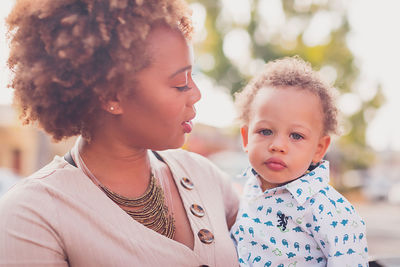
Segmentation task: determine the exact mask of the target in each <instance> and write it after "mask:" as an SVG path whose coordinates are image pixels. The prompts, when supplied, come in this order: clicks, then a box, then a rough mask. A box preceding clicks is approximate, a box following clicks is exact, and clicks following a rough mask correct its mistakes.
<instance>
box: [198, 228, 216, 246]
mask: <svg viewBox="0 0 400 267" xmlns="http://www.w3.org/2000/svg"><path fill="white" fill-rule="evenodd" d="M197 235H198V236H199V238H200V241H201V242H203V243H204V244H211V243H212V242H213V241H214V235H213V234H212V233H211V232H210V231H208V230H207V229H201V230H200V231H199V232H198V233H197Z"/></svg>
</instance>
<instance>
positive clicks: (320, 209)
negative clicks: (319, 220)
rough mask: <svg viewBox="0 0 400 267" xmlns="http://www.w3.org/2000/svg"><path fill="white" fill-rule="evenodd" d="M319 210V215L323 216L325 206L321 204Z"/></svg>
mask: <svg viewBox="0 0 400 267" xmlns="http://www.w3.org/2000/svg"><path fill="white" fill-rule="evenodd" d="M318 209H319V214H321V212H323V211H324V205H323V204H320V205H319V206H318Z"/></svg>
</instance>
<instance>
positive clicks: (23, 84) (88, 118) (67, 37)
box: [7, 0, 192, 140]
mask: <svg viewBox="0 0 400 267" xmlns="http://www.w3.org/2000/svg"><path fill="white" fill-rule="evenodd" d="M155 23H164V24H166V25H168V26H170V27H173V28H178V29H179V30H180V31H181V32H182V34H183V35H184V36H185V38H187V39H190V36H191V33H192V25H191V20H190V11H189V10H188V7H187V5H186V3H185V2H184V1H183V0H56V1H55V0H34V1H32V0H17V2H16V4H15V6H14V8H13V10H12V11H11V13H10V15H9V16H8V18H7V24H8V27H9V36H10V39H11V41H10V45H11V52H10V56H9V59H8V65H9V67H10V69H11V70H12V71H13V74H14V77H13V80H12V82H11V84H10V87H12V88H14V90H15V102H16V103H17V104H18V105H19V106H20V107H21V110H22V115H21V117H22V118H23V119H24V122H25V123H32V122H35V121H37V122H39V125H40V126H41V127H42V128H44V130H45V131H46V132H48V133H49V134H50V135H52V136H53V138H54V139H55V140H61V139H63V138H66V137H70V136H74V135H78V134H81V135H83V136H84V137H85V138H88V139H90V136H91V133H92V131H93V130H94V127H95V126H96V123H98V119H96V118H98V116H99V113H100V112H101V100H107V99H110V98H111V97H113V96H115V94H116V93H117V92H120V91H123V90H131V89H132V88H129V86H128V79H127V78H128V77H132V75H133V74H134V73H135V72H137V71H139V70H141V69H143V68H144V67H146V66H148V64H151V59H150V58H149V56H148V55H146V46H145V39H146V37H147V35H148V33H149V31H150V29H151V27H152V25H154V24H155ZM131 82H132V81H130V83H131ZM130 86H131V87H132V84H130Z"/></svg>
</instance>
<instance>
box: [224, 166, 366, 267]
mask: <svg viewBox="0 0 400 267" xmlns="http://www.w3.org/2000/svg"><path fill="white" fill-rule="evenodd" d="M244 176H247V177H248V181H247V183H246V185H245V188H244V196H243V198H242V202H241V205H240V210H239V213H238V216H237V219H236V223H235V224H234V225H233V227H232V228H231V236H232V239H233V240H234V242H235V244H236V248H237V252H238V256H239V262H240V265H241V266H267V267H269V266H278V267H300V266H340V267H342V266H343V267H346V266H352V267H353V266H356V267H358V266H368V249H367V240H366V234H365V223H364V221H363V220H362V219H361V218H360V216H359V215H358V214H357V213H356V211H355V209H354V207H353V206H352V205H351V204H350V203H349V201H348V200H347V199H345V198H344V197H343V196H342V195H341V194H340V193H339V192H337V191H336V190H335V189H334V188H333V187H331V186H330V185H329V184H328V181H329V162H328V161H323V162H322V163H321V164H320V165H319V166H318V167H317V168H315V169H314V170H312V171H311V172H309V173H308V174H305V175H303V176H302V177H300V178H298V179H296V180H294V181H292V182H290V183H288V184H285V185H283V186H280V187H277V188H273V189H268V190H266V191H265V192H262V190H261V188H260V182H259V180H258V178H257V177H256V175H255V174H254V173H253V171H252V169H251V168H249V169H248V170H247V172H246V173H245V174H244Z"/></svg>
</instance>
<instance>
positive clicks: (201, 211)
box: [190, 204, 205, 217]
mask: <svg viewBox="0 0 400 267" xmlns="http://www.w3.org/2000/svg"><path fill="white" fill-rule="evenodd" d="M190 211H191V212H192V213H193V215H195V216H197V217H203V216H204V214H205V212H204V209H203V208H202V207H201V206H200V205H197V204H193V205H192V206H190Z"/></svg>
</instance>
